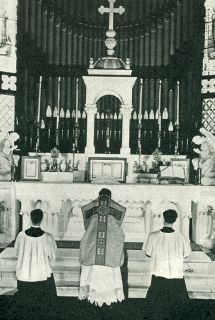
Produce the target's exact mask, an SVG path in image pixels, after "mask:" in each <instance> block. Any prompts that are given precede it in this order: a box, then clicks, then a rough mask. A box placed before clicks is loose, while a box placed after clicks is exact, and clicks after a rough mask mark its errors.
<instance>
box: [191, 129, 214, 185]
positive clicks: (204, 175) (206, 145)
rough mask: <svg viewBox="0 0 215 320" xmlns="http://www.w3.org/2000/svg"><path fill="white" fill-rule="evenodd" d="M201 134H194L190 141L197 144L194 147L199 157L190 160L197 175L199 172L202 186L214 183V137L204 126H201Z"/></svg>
mask: <svg viewBox="0 0 215 320" xmlns="http://www.w3.org/2000/svg"><path fill="white" fill-rule="evenodd" d="M199 131H200V133H201V134H202V136H195V137H194V138H193V139H192V142H193V143H194V144H196V145H198V146H199V148H194V149H193V150H194V152H196V153H197V154H198V155H199V157H198V158H194V159H193V160H192V164H193V167H194V170H196V172H197V174H198V175H199V174H200V173H199V172H201V184H202V185H204V186H212V185H215V137H214V135H213V134H212V133H210V132H209V131H207V130H206V129H205V128H201V129H200V130H199Z"/></svg>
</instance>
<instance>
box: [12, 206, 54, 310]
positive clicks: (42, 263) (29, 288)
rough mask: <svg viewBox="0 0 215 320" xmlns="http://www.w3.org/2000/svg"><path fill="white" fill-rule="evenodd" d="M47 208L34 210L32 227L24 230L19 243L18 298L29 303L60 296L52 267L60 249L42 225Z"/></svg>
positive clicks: (46, 302) (50, 299)
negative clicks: (44, 210) (57, 250)
mask: <svg viewBox="0 0 215 320" xmlns="http://www.w3.org/2000/svg"><path fill="white" fill-rule="evenodd" d="M42 219H43V211H42V210H40V209H35V210H33V211H31V221H32V226H31V228H29V229H27V230H25V231H21V232H20V233H19V234H18V236H17V238H16V242H15V250H16V254H17V256H18V261H17V266H16V277H17V289H18V292H17V297H18V298H21V300H22V301H25V302H26V303H27V302H29V303H33V305H37V303H39V304H41V303H43V304H46V305H47V304H48V303H52V302H53V300H54V298H55V297H56V295H57V294H56V287H55V282H54V277H53V273H52V268H51V260H52V259H54V258H55V252H56V249H57V246H56V243H55V240H54V238H53V236H52V235H51V234H50V233H48V232H45V231H43V230H42V229H41V228H40V225H41V222H42Z"/></svg>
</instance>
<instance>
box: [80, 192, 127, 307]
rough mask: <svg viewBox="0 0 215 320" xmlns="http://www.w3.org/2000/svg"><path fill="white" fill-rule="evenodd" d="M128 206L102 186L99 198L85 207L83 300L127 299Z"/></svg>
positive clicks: (82, 246) (81, 248)
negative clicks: (124, 280) (125, 246)
mask: <svg viewBox="0 0 215 320" xmlns="http://www.w3.org/2000/svg"><path fill="white" fill-rule="evenodd" d="M125 210H126V209H125V208H124V207H123V206H121V205H119V204H118V203H116V202H115V201H113V200H112V199H111V191H110V190H108V189H105V188H104V189H102V190H101V191H100V192H99V197H98V199H96V200H94V201H92V202H90V203H89V204H87V205H85V206H83V207H82V212H83V216H84V222H85V229H86V232H85V234H84V236H83V238H82V240H81V244H80V262H81V279H80V291H79V299H85V298H87V299H88V300H89V301H90V302H91V303H95V304H96V305H98V306H102V305H103V304H104V303H106V304H107V305H111V303H112V302H117V301H122V300H123V299H124V293H123V285H122V277H121V271H120V266H122V264H123V262H124V251H123V244H124V233H123V231H122V230H121V228H120V226H121V224H122V220H123V218H124V214H125Z"/></svg>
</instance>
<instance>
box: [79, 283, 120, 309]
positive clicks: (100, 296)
mask: <svg viewBox="0 0 215 320" xmlns="http://www.w3.org/2000/svg"><path fill="white" fill-rule="evenodd" d="M78 299H79V300H83V299H88V301H89V302H90V303H92V304H93V303H95V305H96V306H99V307H101V306H102V305H103V304H104V303H106V304H107V305H108V306H110V305H111V303H114V302H117V301H120V302H121V301H122V300H124V299H125V297H124V293H123V289H122V288H117V289H115V290H111V291H106V292H96V290H93V289H90V286H84V287H80V289H79V297H78Z"/></svg>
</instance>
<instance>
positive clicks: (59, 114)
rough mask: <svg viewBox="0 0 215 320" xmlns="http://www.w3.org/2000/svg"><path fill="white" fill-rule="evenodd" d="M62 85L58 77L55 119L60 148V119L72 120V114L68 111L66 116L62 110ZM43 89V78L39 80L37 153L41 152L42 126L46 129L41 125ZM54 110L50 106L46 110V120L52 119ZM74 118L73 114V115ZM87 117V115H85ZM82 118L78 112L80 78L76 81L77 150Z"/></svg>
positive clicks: (42, 122) (57, 143)
mask: <svg viewBox="0 0 215 320" xmlns="http://www.w3.org/2000/svg"><path fill="white" fill-rule="evenodd" d="M60 84H61V77H58V86H57V107H56V108H55V109H54V112H53V117H56V146H59V122H60V118H61V117H62V118H64V115H65V117H66V118H67V119H68V118H70V112H69V110H67V112H66V114H64V110H63V109H60ZM41 89H42V76H40V78H39V96H38V109H37V143H36V152H38V151H39V144H40V126H41V127H42V128H43V127H45V123H44V121H41V123H40V112H41ZM51 116H52V110H51V107H50V106H48V107H47V110H46V118H51ZM72 116H73V114H72ZM83 116H85V113H83ZM79 117H80V111H79V110H78V78H77V79H76V103H75V128H76V130H75V147H76V148H77V144H78V118H79Z"/></svg>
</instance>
